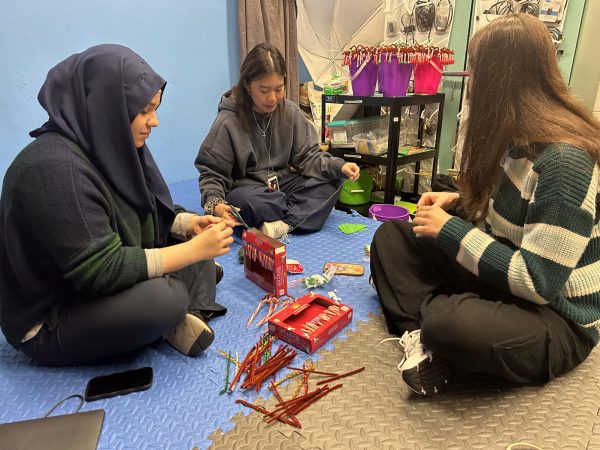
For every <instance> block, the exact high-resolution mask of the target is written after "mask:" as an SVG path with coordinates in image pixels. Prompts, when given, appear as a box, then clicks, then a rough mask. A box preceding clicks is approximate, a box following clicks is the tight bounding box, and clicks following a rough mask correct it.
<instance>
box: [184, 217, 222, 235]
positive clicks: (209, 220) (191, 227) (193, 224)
mask: <svg viewBox="0 0 600 450" xmlns="http://www.w3.org/2000/svg"><path fill="white" fill-rule="evenodd" d="M222 221H223V219H221V218H220V217H215V216H193V217H192V218H191V219H190V221H189V222H188V224H187V229H186V230H185V233H186V234H187V235H188V236H194V235H196V234H200V233H202V232H203V231H204V230H205V229H206V227H208V226H209V225H211V224H214V223H219V222H222Z"/></svg>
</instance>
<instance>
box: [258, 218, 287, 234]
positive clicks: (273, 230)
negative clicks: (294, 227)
mask: <svg viewBox="0 0 600 450" xmlns="http://www.w3.org/2000/svg"><path fill="white" fill-rule="evenodd" d="M259 230H260V231H262V232H263V233H265V234H266V235H267V236H269V237H270V238H273V239H280V238H282V237H286V236H287V233H288V231H290V226H289V225H288V224H287V223H285V222H284V221H283V220H276V221H274V222H263V224H262V225H261V226H260V228H259Z"/></svg>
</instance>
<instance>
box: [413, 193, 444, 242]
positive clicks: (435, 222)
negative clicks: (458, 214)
mask: <svg viewBox="0 0 600 450" xmlns="http://www.w3.org/2000/svg"><path fill="white" fill-rule="evenodd" d="M421 198H423V197H421ZM451 218H452V216H451V215H450V214H448V213H447V212H446V211H444V210H443V209H442V208H440V207H439V206H437V205H435V206H429V205H423V206H419V207H418V209H417V212H416V213H415V218H414V219H413V224H414V225H415V226H414V227H413V233H415V234H417V235H420V236H427V237H432V238H437V236H438V234H439V233H440V230H441V229H442V227H443V226H444V225H445V224H446V222H448V221H449V220H450V219H451Z"/></svg>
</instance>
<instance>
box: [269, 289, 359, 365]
mask: <svg viewBox="0 0 600 450" xmlns="http://www.w3.org/2000/svg"><path fill="white" fill-rule="evenodd" d="M350 322H352V308H351V307H350V306H347V305H343V304H341V303H337V302H336V301H334V300H332V299H330V298H329V297H325V296H323V295H320V294H317V293H314V292H311V293H310V294H308V295H305V296H303V297H300V298H299V299H297V300H296V301H295V302H293V303H291V304H290V305H288V306H287V307H286V308H284V309H282V310H281V311H279V312H278V313H275V315H273V316H272V317H271V318H270V319H269V322H268V323H269V334H271V335H272V336H275V337H277V338H278V339H281V340H282V341H284V342H287V343H288V344H290V345H293V346H294V347H296V348H298V349H300V350H302V351H304V352H306V353H309V354H310V353H313V352H314V351H315V350H317V349H318V348H319V347H321V346H322V345H323V344H324V343H325V342H327V341H328V340H329V339H331V337H332V336H334V335H335V334H337V333H338V332H339V331H340V330H341V329H342V328H344V327H345V326H346V325H348V324H349V323H350Z"/></svg>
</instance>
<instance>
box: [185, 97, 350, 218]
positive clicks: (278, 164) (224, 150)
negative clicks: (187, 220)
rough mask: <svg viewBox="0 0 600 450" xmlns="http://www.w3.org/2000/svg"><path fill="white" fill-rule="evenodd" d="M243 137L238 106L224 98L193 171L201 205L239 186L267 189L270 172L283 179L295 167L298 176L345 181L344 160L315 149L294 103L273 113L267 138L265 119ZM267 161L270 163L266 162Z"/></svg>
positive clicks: (313, 134)
mask: <svg viewBox="0 0 600 450" xmlns="http://www.w3.org/2000/svg"><path fill="white" fill-rule="evenodd" d="M256 121H257V122H258V124H255V123H252V126H251V132H250V133H247V132H246V131H245V130H244V129H243V127H242V123H241V121H240V118H239V116H238V112H237V105H236V104H235V102H234V101H233V100H232V99H230V98H229V97H225V96H224V97H222V98H221V102H220V103H219V113H218V114H217V118H216V119H215V121H214V122H213V124H212V127H211V129H210V130H209V132H208V135H207V136H206V138H205V139H204V142H202V145H201V146H200V150H199V152H198V155H197V156H196V161H195V166H196V168H197V169H198V171H199V172H200V178H199V179H200V193H201V195H202V206H203V207H204V205H205V204H206V202H207V201H210V200H213V199H215V198H223V199H224V198H225V196H226V194H227V193H229V192H230V191H231V190H232V189H234V188H237V187H240V186H254V185H265V182H266V179H267V178H268V177H269V176H270V175H272V173H273V171H275V172H276V173H277V176H278V177H279V178H280V179H281V178H282V177H284V176H285V175H287V174H288V173H290V171H291V169H290V168H293V169H294V170H296V171H297V172H298V173H299V174H300V175H303V176H305V177H309V178H317V179H321V180H329V179H340V178H343V177H345V175H344V174H343V173H342V166H343V165H344V163H345V161H344V160H343V159H341V158H335V157H332V156H331V155H330V154H329V153H327V152H324V151H322V150H321V149H320V148H319V144H318V143H319V140H318V138H317V132H316V130H315V128H314V127H313V125H312V124H311V123H310V122H308V120H307V119H306V118H305V117H304V115H303V113H302V111H301V110H300V108H299V107H298V105H296V104H295V103H293V102H291V101H289V100H287V99H286V100H285V108H284V114H280V113H279V111H276V112H275V113H273V117H272V118H271V124H270V125H269V127H268V130H267V131H268V132H267V134H266V137H265V138H263V137H262V135H261V131H260V130H259V126H260V127H261V128H262V129H263V130H264V129H265V127H266V126H267V123H268V116H266V115H264V114H256ZM269 160H270V161H269Z"/></svg>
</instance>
